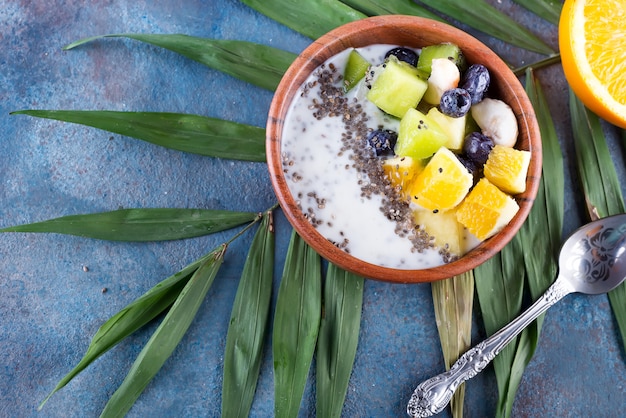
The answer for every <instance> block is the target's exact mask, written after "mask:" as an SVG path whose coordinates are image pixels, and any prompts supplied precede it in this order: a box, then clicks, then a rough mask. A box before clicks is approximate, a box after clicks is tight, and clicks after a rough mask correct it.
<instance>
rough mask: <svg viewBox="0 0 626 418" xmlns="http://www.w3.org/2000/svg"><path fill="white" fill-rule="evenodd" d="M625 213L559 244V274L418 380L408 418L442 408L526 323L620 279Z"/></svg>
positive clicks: (624, 272) (625, 273) (625, 274)
mask: <svg viewBox="0 0 626 418" xmlns="http://www.w3.org/2000/svg"><path fill="white" fill-rule="evenodd" d="M625 253H626V214H621V215H616V216H610V217H607V218H603V219H600V220H597V221H594V222H591V223H589V224H587V225H584V226H583V227H581V228H580V229H578V230H577V231H575V232H574V233H573V234H572V235H571V236H570V237H569V238H568V239H567V241H565V243H564V244H563V247H562V248H561V254H560V256H559V270H560V271H559V274H558V277H557V279H556V280H555V282H554V283H553V284H552V286H550V288H548V290H547V291H546V293H544V294H543V296H541V297H540V298H539V299H538V300H537V301H536V302H535V303H534V304H533V305H532V306H530V308H528V309H527V310H526V311H525V312H524V313H522V314H521V315H520V316H518V317H517V318H515V319H514V320H513V321H512V322H511V323H509V324H508V325H506V326H505V327H504V328H502V329H501V330H500V331H498V332H496V333H495V334H493V335H492V336H491V337H489V338H487V339H486V340H485V341H483V342H481V343H479V344H478V345H476V346H475V347H474V348H472V349H470V350H469V351H467V352H466V353H465V354H463V355H462V356H461V357H460V358H459V359H458V360H457V362H456V363H454V364H453V365H452V367H451V368H450V370H448V371H447V372H445V373H442V374H440V375H437V376H435V377H432V378H430V379H428V380H426V381H424V382H422V383H421V384H420V385H419V386H418V387H417V388H416V389H415V391H414V392H413V395H412V396H411V399H410V400H409V403H408V405H407V413H408V414H409V416H411V417H429V416H431V415H434V414H438V413H440V412H441V411H443V410H444V408H445V407H446V405H448V403H449V402H450V399H451V398H452V395H453V394H454V391H455V390H456V389H457V388H458V387H459V385H460V384H461V383H463V382H465V381H466V380H468V379H470V378H472V377H474V376H476V375H477V374H478V373H479V372H481V371H482V370H483V369H484V368H485V367H486V366H487V365H488V364H489V363H490V362H491V360H493V358H494V357H495V356H496V355H498V353H499V352H500V351H501V350H502V349H503V348H504V347H505V346H506V345H507V344H508V343H509V342H510V341H511V340H512V339H513V338H515V336H517V335H518V334H519V333H520V332H521V331H522V330H523V329H524V328H525V327H526V326H528V325H529V324H530V323H531V322H532V321H534V320H535V319H537V317H538V316H539V315H541V314H542V313H544V312H545V311H546V310H548V308H549V307H550V306H552V305H554V304H555V303H556V302H558V301H559V300H561V299H562V298H563V297H564V296H565V295H568V294H570V293H575V292H579V293H586V294H589V295H597V294H601V293H606V292H608V291H610V290H612V289H614V288H615V287H617V286H618V285H619V284H620V283H622V282H623V281H624V279H626V254H625Z"/></svg>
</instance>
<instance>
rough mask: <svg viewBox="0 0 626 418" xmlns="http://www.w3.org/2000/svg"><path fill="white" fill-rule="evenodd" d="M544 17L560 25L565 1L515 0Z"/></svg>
mask: <svg viewBox="0 0 626 418" xmlns="http://www.w3.org/2000/svg"><path fill="white" fill-rule="evenodd" d="M513 1H514V2H515V3H517V4H519V5H521V6H523V7H525V8H526V9H528V10H530V11H531V12H533V13H534V14H536V15H537V16H539V17H541V18H542V19H545V20H547V21H548V22H550V23H552V24H554V25H558V24H559V17H560V16H561V8H562V7H563V2H561V1H556V0H513Z"/></svg>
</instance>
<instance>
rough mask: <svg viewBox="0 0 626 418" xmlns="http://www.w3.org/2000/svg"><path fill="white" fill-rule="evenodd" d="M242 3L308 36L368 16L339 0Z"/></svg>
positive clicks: (315, 35)
mask: <svg viewBox="0 0 626 418" xmlns="http://www.w3.org/2000/svg"><path fill="white" fill-rule="evenodd" d="M242 3H244V4H246V5H248V6H249V7H252V8H253V9H255V10H256V11H258V12H260V13H263V14H264V15H266V16H268V17H269V18H271V19H273V20H275V21H277V22H279V23H281V24H283V25H285V26H287V27H289V28H291V29H293V30H295V31H296V32H299V33H301V34H303V35H304V36H307V37H309V38H311V39H317V38H319V37H320V36H322V35H324V34H325V33H326V32H329V31H331V30H332V29H335V28H336V27H338V26H341V25H343V24H345V23H348V22H353V21H355V20H359V19H363V18H364V17H367V16H366V15H364V14H363V13H361V12H358V11H356V10H354V9H353V8H351V7H349V6H347V5H345V4H343V3H341V2H340V1H339V0H272V1H267V0H242Z"/></svg>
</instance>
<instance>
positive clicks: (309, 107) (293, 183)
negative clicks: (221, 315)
mask: <svg viewBox="0 0 626 418" xmlns="http://www.w3.org/2000/svg"><path fill="white" fill-rule="evenodd" d="M489 85H490V74H489V71H488V69H487V68H486V67H485V66H484V65H481V64H480V63H472V64H471V65H468V64H467V63H466V62H465V59H464V57H463V54H462V51H461V50H460V49H459V47H458V46H456V45H453V44H450V43H445V44H439V45H431V46H427V47H424V48H421V49H412V48H406V47H402V46H391V45H371V46H369V47H366V48H359V49H352V50H346V51H344V52H342V53H340V54H338V55H336V56H334V57H332V58H331V59H330V60H328V61H327V62H325V63H324V64H323V65H321V66H320V67H319V68H318V69H317V70H316V71H314V73H313V74H312V75H311V76H310V77H309V79H308V80H307V81H306V82H305V83H304V84H303V86H302V87H301V94H300V95H299V96H298V97H296V99H294V100H293V102H292V103H291V106H290V109H289V111H288V113H287V118H286V120H285V126H284V128H283V143H282V145H281V146H282V156H283V167H284V172H285V174H286V179H287V183H288V185H289V188H290V191H291V192H292V195H293V196H294V198H295V200H296V202H297V203H298V205H299V206H300V209H301V210H302V212H303V213H304V215H305V216H306V217H307V218H308V219H309V221H310V222H311V224H312V225H314V226H315V227H316V228H317V229H318V231H319V232H320V233H321V234H322V235H323V236H325V237H326V238H327V239H328V240H329V241H331V242H332V243H333V244H334V245H336V246H337V247H339V248H341V249H343V250H344V251H346V252H349V253H350V254H352V255H354V256H355V257H357V258H361V259H363V260H364V261H367V262H370V263H374V264H377V265H381V266H388V267H393V268H399V269H421V268H429V267H435V266H438V265H441V264H444V263H448V262H451V261H454V260H456V259H458V258H459V257H461V256H463V255H464V254H465V253H466V252H467V251H469V250H470V249H471V248H473V247H474V246H476V245H477V244H478V243H480V242H481V241H483V240H485V239H488V238H489V237H491V236H493V235H494V234H496V233H497V232H499V231H500V230H501V229H502V228H503V227H504V226H506V225H507V224H508V223H509V222H510V220H511V219H512V218H513V217H514V216H515V214H516V213H517V211H518V210H519V207H518V205H517V202H516V201H515V199H514V196H515V195H516V194H518V193H522V192H523V191H524V190H525V185H526V173H527V171H528V166H529V163H530V153H529V152H528V151H523V150H518V149H516V148H515V144H516V141H517V135H518V126H517V120H516V118H515V115H514V114H513V111H512V110H511V108H510V107H509V106H508V105H507V104H506V103H504V102H503V101H501V100H499V99H498V98H497V97H492V96H491V95H490V92H489Z"/></svg>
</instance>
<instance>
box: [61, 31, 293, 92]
mask: <svg viewBox="0 0 626 418" xmlns="http://www.w3.org/2000/svg"><path fill="white" fill-rule="evenodd" d="M120 37H121V38H129V39H134V40H137V41H141V42H146V43H149V44H152V45H156V46H159V47H161V48H165V49H169V50H170V51H174V52H177V53H179V54H181V55H183V56H185V57H187V58H191V59H192V60H195V61H198V62H200V63H202V64H204V65H206V66H208V67H211V68H214V69H216V70H219V71H222V72H224V73H226V74H229V75H232V76H233V77H237V78H239V79H241V80H244V81H246V82H248V83H251V84H254V85H257V86H259V87H262V88H264V89H267V90H271V91H273V90H276V87H277V86H278V83H279V82H280V79H281V78H282V76H283V74H284V73H285V71H287V68H288V67H289V65H290V64H291V63H292V62H293V60H295V59H296V54H294V53H291V52H287V51H283V50H281V49H277V48H274V47H271V46H267V45H261V44H257V43H252V42H246V41H237V40H223V39H206V38H197V37H193V36H187V35H180V34H173V35H167V34H165V35H160V34H158V35H157V34H135V33H124V34H111V35H103V36H94V37H91V38H86V39H81V40H79V41H76V42H74V43H72V44H70V45H67V46H66V47H65V48H64V49H66V50H68V49H72V48H76V47H78V46H80V45H83V44H85V43H88V42H92V41H94V40H97V39H102V38H120Z"/></svg>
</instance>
